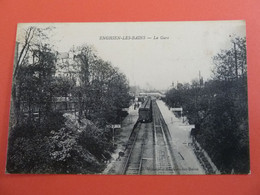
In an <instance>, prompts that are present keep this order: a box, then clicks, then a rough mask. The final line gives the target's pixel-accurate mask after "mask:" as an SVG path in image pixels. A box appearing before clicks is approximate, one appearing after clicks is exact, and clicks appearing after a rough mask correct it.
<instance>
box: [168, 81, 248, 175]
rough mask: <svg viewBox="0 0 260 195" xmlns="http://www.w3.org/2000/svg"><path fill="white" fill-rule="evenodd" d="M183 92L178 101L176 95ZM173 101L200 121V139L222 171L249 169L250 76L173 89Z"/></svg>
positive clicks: (170, 97)
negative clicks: (247, 81)
mask: <svg viewBox="0 0 260 195" xmlns="http://www.w3.org/2000/svg"><path fill="white" fill-rule="evenodd" d="M175 94H176V96H177V97H179V96H181V97H183V98H182V101H181V102H177V101H176V100H178V99H176V98H174V97H175ZM166 102H167V103H168V104H169V105H180V106H182V107H183V109H184V115H186V117H187V118H188V120H189V122H190V123H192V124H200V126H201V128H200V132H199V134H198V135H197V140H198V142H199V143H200V144H201V145H202V147H203V148H204V149H205V150H206V151H207V152H208V154H209V155H210V157H211V159H212V160H213V162H214V163H215V164H216V166H217V167H218V168H219V170H220V171H221V172H222V173H231V172H234V173H248V171H249V144H248V143H249V140H248V114H247V89H246V79H245V78H238V79H236V80H232V81H219V80H210V81H209V82H208V83H205V85H204V86H201V87H199V88H198V89H194V88H193V86H190V88H186V89H183V88H182V89H172V90H171V91H170V92H168V93H167V95H166Z"/></svg>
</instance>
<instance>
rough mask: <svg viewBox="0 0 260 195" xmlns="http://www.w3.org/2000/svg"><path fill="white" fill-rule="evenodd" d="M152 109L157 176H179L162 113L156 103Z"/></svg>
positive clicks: (153, 103)
mask: <svg viewBox="0 0 260 195" xmlns="http://www.w3.org/2000/svg"><path fill="white" fill-rule="evenodd" d="M152 108H153V126H154V128H153V131H154V144H155V168H156V174H158V175H172V174H179V172H178V168H177V164H176V162H175V158H174V155H173V150H172V143H171V136H170V133H169V130H168V127H167V125H166V123H165V121H164V119H163V116H162V114H161V111H160V109H159V107H158V106H157V103H156V102H155V101H153V102H152Z"/></svg>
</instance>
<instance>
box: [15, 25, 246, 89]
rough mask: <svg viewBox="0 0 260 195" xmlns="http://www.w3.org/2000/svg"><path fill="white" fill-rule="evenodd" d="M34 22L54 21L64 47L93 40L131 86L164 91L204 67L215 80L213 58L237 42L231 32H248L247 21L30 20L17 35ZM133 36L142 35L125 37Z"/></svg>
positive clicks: (57, 41) (54, 37) (55, 37)
mask: <svg viewBox="0 0 260 195" xmlns="http://www.w3.org/2000/svg"><path fill="white" fill-rule="evenodd" d="M31 25H33V26H37V27H43V28H44V27H48V26H54V27H55V28H54V29H53V30H52V32H51V33H50V34H49V38H50V41H51V44H53V45H54V46H55V49H57V50H58V51H59V52H68V51H69V50H70V49H71V48H72V46H73V45H74V46H80V45H82V44H85V43H86V44H89V45H93V46H94V47H95V48H96V51H97V54H98V56H99V57H100V58H102V59H103V60H105V61H109V62H111V64H112V65H113V66H115V67H118V68H119V69H120V71H121V72H123V73H124V74H125V75H126V77H127V78H128V80H129V83H130V85H138V86H140V87H142V88H150V89H153V88H154V89H158V90H165V89H167V88H169V87H170V86H171V84H172V83H173V82H174V83H176V82H190V81H191V80H192V79H196V78H198V76H199V72H200V74H201V76H202V77H203V78H204V80H207V79H209V78H210V77H211V75H212V69H213V61H212V57H213V56H214V55H216V54H217V53H218V52H220V50H221V49H229V48H231V47H232V44H231V43H230V40H231V37H234V36H241V37H244V36H245V35H246V32H245V30H246V26H245V22H244V21H207V22H125V23H124V22H120V23H116V22H115V23H38V24H35V23H34V24H30V23H24V24H19V25H18V31H17V40H19V39H20V38H21V36H22V34H23V33H22V30H23V29H24V28H26V27H27V26H31ZM114 36H116V37H117V38H116V39H115V38H114ZM127 36H130V37H133V36H134V37H135V38H136V36H138V38H140V39H138V40H136V39H135V40H133V39H130V40H129V39H127V40H122V39H125V38H128V37H127ZM119 37H120V39H119ZM155 37H156V38H158V39H156V38H155ZM112 38H113V39H112ZM154 38H155V39H154ZM104 39H110V40H104Z"/></svg>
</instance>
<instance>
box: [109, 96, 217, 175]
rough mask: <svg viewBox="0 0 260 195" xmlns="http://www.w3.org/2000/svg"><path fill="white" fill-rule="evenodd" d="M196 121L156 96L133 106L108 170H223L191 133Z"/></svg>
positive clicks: (166, 172)
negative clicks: (191, 121) (187, 119)
mask: <svg viewBox="0 0 260 195" xmlns="http://www.w3.org/2000/svg"><path fill="white" fill-rule="evenodd" d="M192 128H194V125H190V124H187V122H184V121H183V119H182V118H177V117H176V116H175V115H174V112H173V111H172V109H169V108H168V106H166V105H165V103H164V102H163V101H162V100H159V99H158V97H156V96H147V95H146V98H145V100H144V102H143V103H142V104H141V106H140V107H139V108H138V109H134V105H132V106H131V107H130V110H129V115H128V116H127V117H126V118H125V120H124V121H123V125H122V128H121V129H120V132H119V134H118V137H117V138H116V143H118V146H119V148H118V150H116V152H115V153H114V155H113V160H112V161H111V162H110V163H109V165H108V166H107V168H106V169H105V171H104V173H105V174H127V175H133V174H134V175H136V174H139V175H178V174H189V175H192V174H196V175H198V174H219V171H218V170H217V168H216V166H215V165H214V163H213V162H212V161H211V159H210V158H209V156H208V155H207V153H206V152H205V151H204V150H203V149H202V148H201V147H200V146H199V144H198V143H197V142H196V141H195V140H194V139H192V137H191V136H190V133H191V129H192Z"/></svg>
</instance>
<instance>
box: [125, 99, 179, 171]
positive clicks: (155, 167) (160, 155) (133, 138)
mask: <svg viewBox="0 0 260 195" xmlns="http://www.w3.org/2000/svg"><path fill="white" fill-rule="evenodd" d="M152 112H153V122H150V123H140V122H138V124H137V125H136V128H134V129H133V131H132V133H131V135H130V138H129V140H128V144H127V149H126V150H125V159H124V162H123V167H122V171H121V174H126V175H145V174H149V175H151V174H158V175H172V174H179V172H178V169H177V164H176V163H175V159H174V155H173V149H172V141H171V140H172V139H171V135H170V133H169V130H168V127H167V125H166V123H165V121H164V119H163V116H162V114H161V112H160V110H159V107H158V106H157V103H156V102H155V101H153V102H152Z"/></svg>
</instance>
